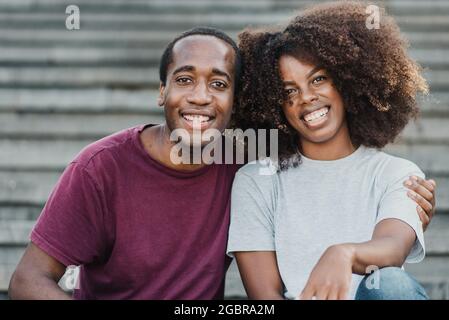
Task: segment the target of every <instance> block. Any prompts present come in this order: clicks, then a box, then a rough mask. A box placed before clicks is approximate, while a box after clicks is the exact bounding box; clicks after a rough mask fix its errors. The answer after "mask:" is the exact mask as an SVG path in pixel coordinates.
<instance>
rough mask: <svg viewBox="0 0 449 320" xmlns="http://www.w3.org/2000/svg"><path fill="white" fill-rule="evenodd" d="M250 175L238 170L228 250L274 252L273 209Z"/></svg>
mask: <svg viewBox="0 0 449 320" xmlns="http://www.w3.org/2000/svg"><path fill="white" fill-rule="evenodd" d="M261 187H263V186H261V185H258V184H257V183H256V182H255V181H254V180H253V179H252V178H251V177H250V176H248V175H246V174H245V173H237V175H236V177H235V179H234V183H233V187H232V196H231V223H230V227H229V238H228V247H227V253H228V255H229V256H231V257H233V252H238V251H274V250H275V246H274V224H273V210H272V208H271V206H270V205H269V201H267V199H266V196H264V193H263V191H262V190H261V189H260V188H261Z"/></svg>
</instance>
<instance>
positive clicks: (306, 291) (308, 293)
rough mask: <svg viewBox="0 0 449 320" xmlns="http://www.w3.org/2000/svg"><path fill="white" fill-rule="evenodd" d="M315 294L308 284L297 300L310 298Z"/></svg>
mask: <svg viewBox="0 0 449 320" xmlns="http://www.w3.org/2000/svg"><path fill="white" fill-rule="evenodd" d="M314 294H315V290H314V289H313V288H312V286H310V285H308V284H307V285H306V287H305V288H304V290H303V291H302V292H301V294H300V295H299V300H312V297H313V296H314Z"/></svg>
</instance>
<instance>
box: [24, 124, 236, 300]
mask: <svg viewBox="0 0 449 320" xmlns="http://www.w3.org/2000/svg"><path fill="white" fill-rule="evenodd" d="M144 128H145V126H143V125H142V126H139V127H135V128H130V129H127V130H124V131H121V132H118V133H116V134H114V135H111V136H108V137H106V138H103V139H101V140H99V141H97V142H95V143H93V144H91V145H89V146H88V147H86V148H85V149H84V150H83V151H82V152H81V153H80V154H79V155H78V156H77V157H76V158H75V160H73V161H72V162H71V163H70V164H69V165H68V167H67V168H66V169H65V171H64V173H63V174H62V176H61V178H60V179H59V181H58V183H57V185H56V186H55V188H54V190H53V191H52V193H51V195H50V197H49V199H48V201H47V203H46V205H45V207H44V209H43V211H42V213H41V215H40V217H39V219H38V221H37V223H36V225H35V227H34V229H33V231H32V233H31V241H32V242H33V243H34V244H36V245H37V246H39V247H40V248H41V249H42V250H44V251H45V252H47V253H48V254H49V255H51V256H52V257H54V258H55V259H57V260H58V261H60V262H61V263H63V264H64V265H66V266H69V265H81V269H80V283H79V284H80V288H79V289H78V290H75V291H74V297H75V298H77V299H221V298H223V294H224V277H225V273H226V270H227V267H228V266H229V260H228V259H227V258H226V254H225V251H226V242H227V234H228V225H229V205H230V191H231V186H232V181H233V179H234V174H235V172H236V170H237V169H238V167H237V166H234V165H219V164H213V165H209V166H205V167H203V168H201V169H199V170H196V171H194V172H188V173H186V172H179V171H175V170H172V169H169V168H167V167H165V166H163V165H161V164H160V163H158V162H156V161H155V160H153V159H152V158H151V157H150V156H149V155H148V153H147V152H146V151H145V149H144V148H143V146H142V144H141V142H140V140H139V135H140V132H141V131H142V130H143V129H144Z"/></svg>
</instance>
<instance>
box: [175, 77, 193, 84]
mask: <svg viewBox="0 0 449 320" xmlns="http://www.w3.org/2000/svg"><path fill="white" fill-rule="evenodd" d="M176 82H177V83H180V84H187V83H190V82H192V80H191V79H190V78H187V77H179V78H176Z"/></svg>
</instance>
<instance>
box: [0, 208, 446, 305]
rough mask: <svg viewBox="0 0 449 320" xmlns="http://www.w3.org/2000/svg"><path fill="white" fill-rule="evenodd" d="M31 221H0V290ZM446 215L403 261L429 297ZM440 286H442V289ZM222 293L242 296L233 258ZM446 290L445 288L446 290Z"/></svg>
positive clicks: (441, 255)
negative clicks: (415, 260)
mask: <svg viewBox="0 0 449 320" xmlns="http://www.w3.org/2000/svg"><path fill="white" fill-rule="evenodd" d="M33 225H34V221H6V222H5V221H3V222H0V231H2V232H0V258H1V259H0V261H1V262H0V290H6V289H7V286H8V283H9V279H10V277H11V274H12V272H13V271H14V269H15V267H16V265H17V263H18V261H19V260H20V257H21V256H22V254H23V251H24V250H25V246H26V243H28V237H29V233H30V231H31V228H32V227H33ZM447 228H449V215H447V214H446V215H436V216H435V218H434V220H433V221H432V224H431V225H430V226H429V229H428V230H427V231H426V233H425V237H426V246H427V257H426V259H425V260H424V261H423V262H421V263H419V264H407V265H406V266H405V267H406V270H407V271H408V272H410V273H411V274H413V275H414V276H415V277H416V278H417V279H418V280H419V281H420V282H421V283H422V284H423V285H424V286H425V287H426V290H427V292H428V294H430V295H431V297H432V298H433V299H443V298H445V299H448V298H449V296H447V295H445V293H446V291H444V289H446V287H447V286H448V282H447V279H446V275H447V274H448V272H449V269H448V268H449V267H448V266H449V256H448V251H449V234H448V233H447V232H445V231H446V230H447ZM442 289H443V290H442ZM225 292H226V296H227V297H229V298H244V297H246V294H245V291H244V288H243V285H242V282H241V278H240V274H239V272H238V268H237V265H236V263H235V262H233V263H232V264H231V266H230V268H229V270H228V273H227V276H226V287H225ZM448 292H449V291H448Z"/></svg>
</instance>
